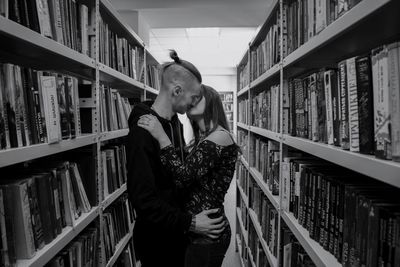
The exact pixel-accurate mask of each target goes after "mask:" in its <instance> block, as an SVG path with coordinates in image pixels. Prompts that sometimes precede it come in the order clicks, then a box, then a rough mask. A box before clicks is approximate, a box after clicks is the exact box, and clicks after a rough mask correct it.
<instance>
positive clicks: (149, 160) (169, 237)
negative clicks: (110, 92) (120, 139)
mask: <svg viewBox="0 0 400 267" xmlns="http://www.w3.org/2000/svg"><path fill="white" fill-rule="evenodd" d="M150 104H151V103H149V102H147V103H141V104H138V105H137V106H135V107H134V109H133V111H132V113H131V114H130V117H129V135H128V139H127V154H128V162H127V164H128V181H127V185H128V193H129V199H130V201H131V203H132V205H133V207H134V209H135V210H136V213H137V220H136V225H135V228H134V241H135V249H136V250H137V251H138V252H139V253H138V254H139V255H138V256H139V257H146V256H150V257H157V255H160V253H161V254H164V253H168V254H169V258H170V260H173V259H171V257H174V256H173V255H171V253H172V254H174V253H175V251H174V249H178V250H179V248H182V246H183V242H184V241H183V240H184V232H186V231H187V230H188V229H189V226H190V223H191V215H189V214H188V213H185V212H183V211H182V206H183V203H182V199H181V198H180V194H178V192H177V189H176V187H175V185H174V183H173V178H172V175H171V173H170V172H169V171H168V170H165V169H164V168H163V166H162V164H161V161H160V147H159V144H158V141H157V140H156V139H154V138H153V137H152V136H151V134H150V133H149V132H147V131H146V130H145V129H143V128H141V127H139V126H137V121H138V119H139V118H140V116H142V115H144V114H149V113H150V114H153V115H155V116H157V118H158V119H159V121H160V122H161V124H162V126H163V128H164V130H165V132H166V133H167V135H168V136H169V138H170V140H171V141H172V143H173V144H174V145H175V147H176V148H177V152H178V153H179V154H181V155H182V156H183V146H184V141H183V135H182V125H181V123H180V122H179V120H178V117H177V116H176V115H175V116H174V117H173V118H172V119H171V120H170V121H169V120H166V119H163V118H161V117H160V116H158V114H157V113H156V112H154V111H153V110H152V109H151V108H150ZM150 249H151V250H152V251H149V250H150ZM160 250H161V251H160ZM170 250H172V251H170ZM148 253H150V255H149V254H148ZM164 260H165V259H164ZM177 260H178V261H180V259H177Z"/></svg>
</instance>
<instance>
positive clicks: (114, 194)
mask: <svg viewBox="0 0 400 267" xmlns="http://www.w3.org/2000/svg"><path fill="white" fill-rule="evenodd" d="M126 188H127V187H126V183H125V184H123V185H122V186H121V187H120V188H118V189H117V190H115V191H114V192H112V193H111V194H110V195H108V196H107V197H106V198H105V199H104V200H103V201H102V202H101V207H102V209H103V210H105V209H106V208H107V207H108V206H110V204H112V203H113V202H114V201H115V200H116V199H117V198H119V197H120V196H121V195H122V194H123V193H125V192H126Z"/></svg>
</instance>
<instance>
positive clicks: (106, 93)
mask: <svg viewBox="0 0 400 267" xmlns="http://www.w3.org/2000/svg"><path fill="white" fill-rule="evenodd" d="M100 101H101V102H100V118H101V120H100V129H101V131H102V132H107V131H115V130H119V129H126V128H128V127H129V125H128V118H129V115H130V114H131V111H132V107H131V105H130V104H129V100H128V98H126V97H122V96H121V94H120V93H119V92H118V91H117V90H116V89H112V88H110V87H108V86H106V85H104V84H102V85H101V86H100Z"/></svg>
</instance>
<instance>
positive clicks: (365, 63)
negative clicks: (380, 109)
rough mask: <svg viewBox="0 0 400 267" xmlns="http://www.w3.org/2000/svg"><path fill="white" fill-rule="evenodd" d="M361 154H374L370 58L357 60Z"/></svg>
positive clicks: (364, 57) (363, 57)
mask: <svg viewBox="0 0 400 267" xmlns="http://www.w3.org/2000/svg"><path fill="white" fill-rule="evenodd" d="M356 79H357V98H358V118H359V146H360V153H363V154H373V153H374V117H373V116H374V115H373V108H374V105H373V90H372V71H371V61H370V56H369V54H368V55H365V56H360V57H357V58H356Z"/></svg>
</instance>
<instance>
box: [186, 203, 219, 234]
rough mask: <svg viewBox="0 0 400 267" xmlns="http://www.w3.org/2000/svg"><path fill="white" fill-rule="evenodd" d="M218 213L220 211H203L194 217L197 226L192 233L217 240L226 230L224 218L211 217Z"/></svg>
mask: <svg viewBox="0 0 400 267" xmlns="http://www.w3.org/2000/svg"><path fill="white" fill-rule="evenodd" d="M218 211H219V209H212V210H203V211H202V212H200V213H199V214H196V216H194V221H195V224H194V228H193V229H192V232H194V233H196V234H202V235H205V236H208V237H210V238H212V239H217V238H218V237H219V235H220V234H221V233H222V232H223V231H224V229H225V221H224V218H223V217H222V216H221V217H218V218H215V219H212V218H210V217H209V215H210V214H214V213H217V212H218Z"/></svg>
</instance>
